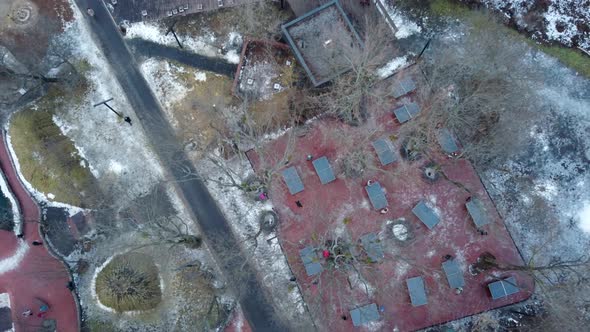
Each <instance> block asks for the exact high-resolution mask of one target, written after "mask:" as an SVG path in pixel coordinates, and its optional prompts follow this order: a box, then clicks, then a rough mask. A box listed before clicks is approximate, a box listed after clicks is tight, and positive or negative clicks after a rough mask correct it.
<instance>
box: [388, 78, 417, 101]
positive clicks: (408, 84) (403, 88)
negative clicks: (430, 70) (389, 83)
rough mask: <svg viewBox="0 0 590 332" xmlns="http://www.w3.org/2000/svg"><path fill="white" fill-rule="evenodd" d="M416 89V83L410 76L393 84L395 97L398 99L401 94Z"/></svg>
mask: <svg viewBox="0 0 590 332" xmlns="http://www.w3.org/2000/svg"><path fill="white" fill-rule="evenodd" d="M414 90H416V84H415V83H414V81H413V80H412V79H411V78H410V77H406V78H404V79H402V80H401V81H399V82H397V83H395V84H394V85H393V92H392V95H393V98H395V99H397V98H399V97H401V96H404V95H407V94H408V93H410V92H412V91H414Z"/></svg>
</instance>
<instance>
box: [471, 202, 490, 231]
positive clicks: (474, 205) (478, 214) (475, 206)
mask: <svg viewBox="0 0 590 332" xmlns="http://www.w3.org/2000/svg"><path fill="white" fill-rule="evenodd" d="M465 207H467V211H468V212H469V215H470V216H471V220H473V223H474V224H475V227H477V228H480V227H482V226H485V225H487V224H489V223H490V220H489V219H488V218H487V216H486V213H485V208H484V207H483V204H482V203H481V201H480V200H479V199H477V198H475V197H473V198H471V199H470V200H469V201H468V202H467V203H465Z"/></svg>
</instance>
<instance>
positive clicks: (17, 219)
mask: <svg viewBox="0 0 590 332" xmlns="http://www.w3.org/2000/svg"><path fill="white" fill-rule="evenodd" d="M0 189H1V190H2V194H3V195H4V197H6V198H7V199H8V201H9V202H10V209H11V210H12V218H13V220H14V233H15V234H18V233H20V232H21V229H22V227H23V225H22V221H23V220H22V216H21V214H20V209H19V205H18V203H17V202H16V199H15V198H14V195H13V194H12V191H11V190H10V188H9V187H8V183H6V178H5V177H4V174H0Z"/></svg>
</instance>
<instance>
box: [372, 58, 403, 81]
mask: <svg viewBox="0 0 590 332" xmlns="http://www.w3.org/2000/svg"><path fill="white" fill-rule="evenodd" d="M407 65H408V57H407V56H406V55H404V56H400V57H397V58H393V59H391V61H389V62H388V63H386V64H385V65H384V66H383V67H381V68H379V69H377V75H378V76H379V77H380V78H387V77H389V76H391V75H393V73H395V72H396V71H397V70H398V69H401V68H403V67H405V66H407Z"/></svg>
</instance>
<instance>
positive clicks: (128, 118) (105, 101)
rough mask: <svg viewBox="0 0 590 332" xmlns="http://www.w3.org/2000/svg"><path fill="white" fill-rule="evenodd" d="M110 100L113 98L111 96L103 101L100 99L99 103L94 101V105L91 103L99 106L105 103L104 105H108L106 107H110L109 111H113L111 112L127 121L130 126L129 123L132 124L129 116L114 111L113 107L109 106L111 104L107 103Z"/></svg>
mask: <svg viewBox="0 0 590 332" xmlns="http://www.w3.org/2000/svg"><path fill="white" fill-rule="evenodd" d="M111 100H113V98H109V99H107V100H103V101H101V102H100V103H96V104H94V105H93V107H96V106H100V105H105V106H106V107H108V109H110V110H111V111H113V113H115V114H117V116H118V117H120V118H122V119H123V120H124V121H125V122H127V123H128V124H129V125H130V126H131V125H132V124H131V118H130V117H128V116H124V115H123V114H121V113H119V112H117V111H115V109H114V108H112V107H111V106H110V105H109V104H108V102H109V101H111Z"/></svg>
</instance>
